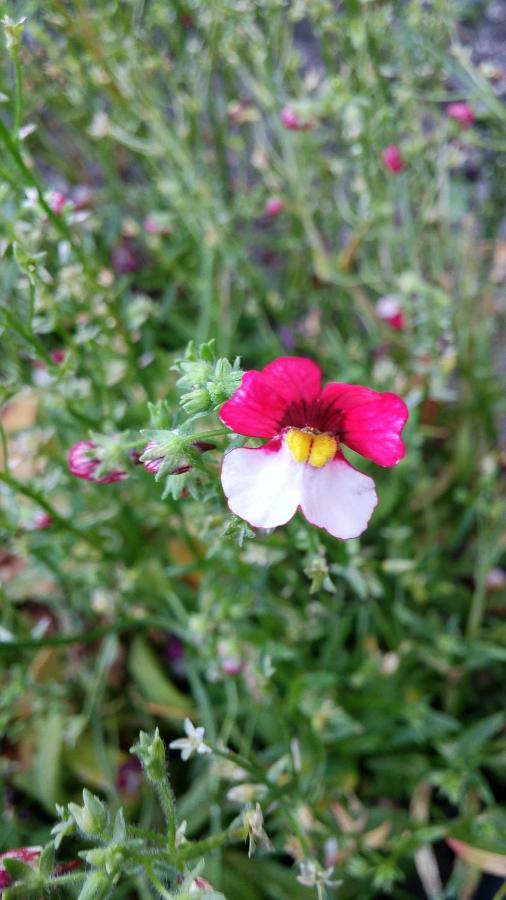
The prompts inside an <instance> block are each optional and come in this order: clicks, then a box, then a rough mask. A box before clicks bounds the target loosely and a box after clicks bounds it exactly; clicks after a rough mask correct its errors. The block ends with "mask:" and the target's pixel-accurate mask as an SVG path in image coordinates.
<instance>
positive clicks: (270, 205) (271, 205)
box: [264, 197, 285, 219]
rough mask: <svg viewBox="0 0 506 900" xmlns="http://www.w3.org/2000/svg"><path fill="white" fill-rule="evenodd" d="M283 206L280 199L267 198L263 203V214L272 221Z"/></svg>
mask: <svg viewBox="0 0 506 900" xmlns="http://www.w3.org/2000/svg"><path fill="white" fill-rule="evenodd" d="M284 205H285V204H284V203H283V201H282V199H281V197H268V199H267V200H266V201H265V206H264V214H265V215H266V216H267V217H268V218H269V219H273V218H274V216H277V215H279V213H280V212H281V211H282V210H283V207H284Z"/></svg>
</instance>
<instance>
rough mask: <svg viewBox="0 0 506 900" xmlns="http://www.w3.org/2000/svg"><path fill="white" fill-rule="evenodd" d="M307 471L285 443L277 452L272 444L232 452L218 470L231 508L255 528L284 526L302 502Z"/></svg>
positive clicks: (226, 456)
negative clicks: (294, 457) (302, 491)
mask: <svg viewBox="0 0 506 900" xmlns="http://www.w3.org/2000/svg"><path fill="white" fill-rule="evenodd" d="M266 447H267V448H269V449H266ZM306 468H309V466H304V465H301V464H300V463H296V462H295V460H294V459H293V457H292V455H291V453H290V451H289V450H288V447H286V446H285V443H284V441H283V442H282V443H281V444H280V445H279V448H278V449H275V448H274V447H273V443H272V442H271V443H270V444H266V445H265V446H264V447H259V448H258V449H254V450H253V449H247V448H243V447H241V448H239V449H237V450H231V451H230V453H227V454H226V455H225V457H224V459H223V467H222V470H221V483H222V485H223V490H224V492H225V496H226V498H227V500H228V505H229V507H230V509H231V510H232V512H233V513H235V514H236V515H237V516H240V517H241V519H246V521H247V522H249V523H250V525H253V526H254V527H255V528H275V527H276V526H277V525H284V524H285V522H288V521H289V519H291V518H292V516H293V515H294V513H295V511H296V509H297V507H298V506H299V504H300V502H301V484H302V479H303V476H304V470H305V469H306Z"/></svg>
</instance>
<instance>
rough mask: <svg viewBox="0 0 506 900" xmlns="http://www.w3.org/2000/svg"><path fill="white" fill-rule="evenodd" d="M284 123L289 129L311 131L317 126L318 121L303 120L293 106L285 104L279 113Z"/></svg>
mask: <svg viewBox="0 0 506 900" xmlns="http://www.w3.org/2000/svg"><path fill="white" fill-rule="evenodd" d="M279 118H280V119H281V122H282V124H283V125H284V126H285V128H287V129H288V131H311V129H312V128H315V127H316V122H313V121H305V122H303V121H302V120H301V119H300V118H299V116H298V114H297V113H296V112H295V110H294V108H293V107H292V106H284V107H283V109H282V110H281V112H280V114H279Z"/></svg>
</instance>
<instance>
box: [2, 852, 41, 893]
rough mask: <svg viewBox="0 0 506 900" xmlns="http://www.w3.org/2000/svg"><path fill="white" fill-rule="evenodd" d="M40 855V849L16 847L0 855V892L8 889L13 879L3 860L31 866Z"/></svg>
mask: <svg viewBox="0 0 506 900" xmlns="http://www.w3.org/2000/svg"><path fill="white" fill-rule="evenodd" d="M41 853H42V847H17V848H16V849H15V850H7V851H6V852H5V853H0V891H1V889H2V888H5V887H9V886H10V885H11V884H12V883H13V881H14V879H13V878H12V876H11V875H10V874H9V872H8V871H7V869H6V868H5V865H4V859H18V860H19V861H20V862H23V863H26V864H27V865H32V864H34V863H36V862H37V861H38V859H39V857H40V854H41Z"/></svg>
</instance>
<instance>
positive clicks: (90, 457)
mask: <svg viewBox="0 0 506 900" xmlns="http://www.w3.org/2000/svg"><path fill="white" fill-rule="evenodd" d="M96 449H97V445H96V444H95V443H94V442H93V441H78V443H77V444H74V446H73V447H71V449H70V451H69V454H68V457H67V462H68V467H69V472H70V473H71V475H75V476H76V477H77V478H84V480H85V481H92V482H93V483H94V484H111V483H112V482H114V481H123V480H124V479H125V478H128V473H127V472H125V471H123V470H122V469H112V470H111V471H110V472H108V473H107V474H106V475H102V476H101V477H97V476H96V474H95V473H96V471H97V469H98V468H99V466H100V465H101V462H102V461H101V460H100V459H99V458H98V457H97V456H96V455H95V454H94V452H93V451H95V450H96Z"/></svg>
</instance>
